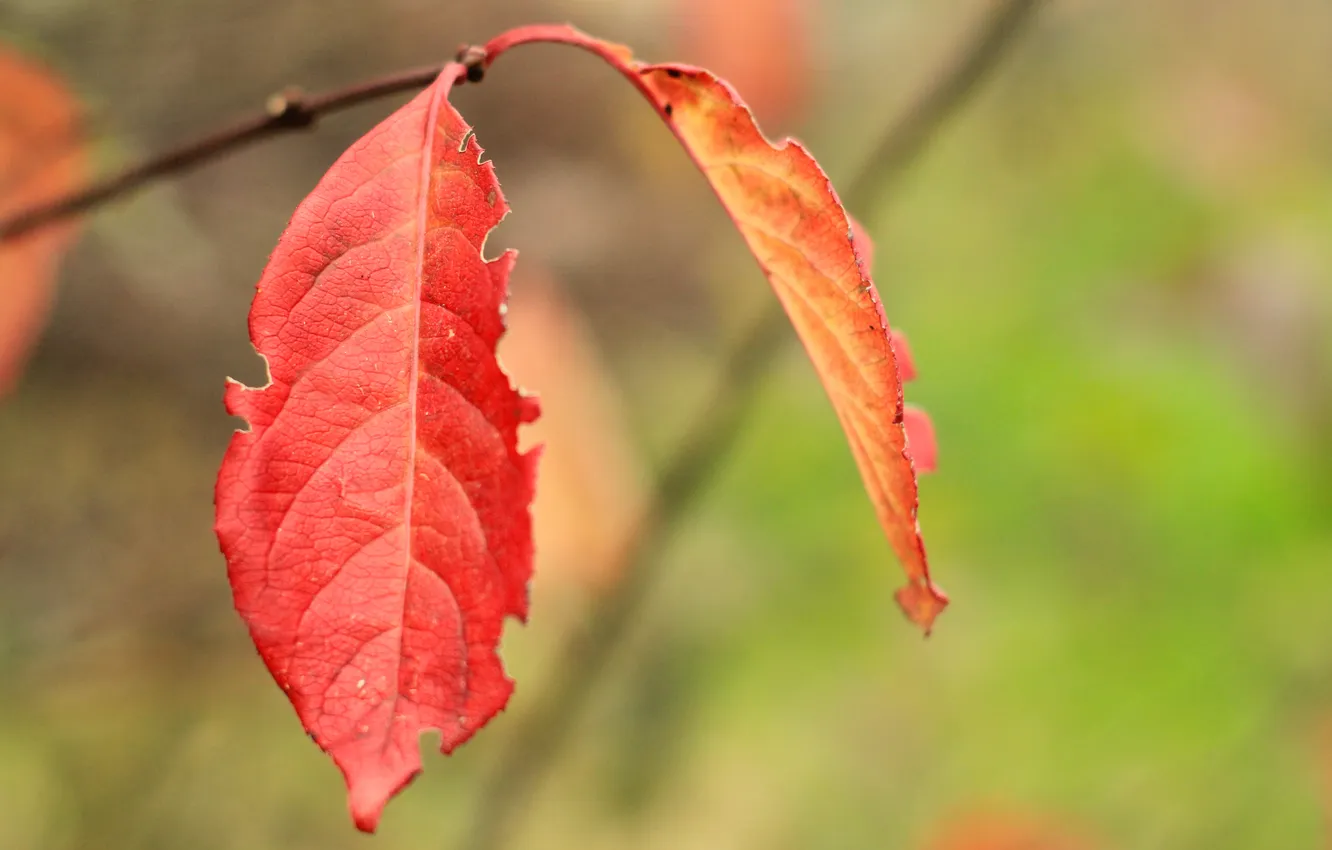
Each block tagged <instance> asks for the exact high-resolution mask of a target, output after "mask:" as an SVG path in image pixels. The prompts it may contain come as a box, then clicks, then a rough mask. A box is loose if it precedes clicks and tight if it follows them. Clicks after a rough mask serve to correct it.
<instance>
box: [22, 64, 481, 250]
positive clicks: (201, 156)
mask: <svg viewBox="0 0 1332 850" xmlns="http://www.w3.org/2000/svg"><path fill="white" fill-rule="evenodd" d="M443 67H444V66H443V65H434V66H430V67H426V68H414V69H411V70H407V71H399V72H397V73H393V74H387V75H385V76H383V77H377V78H375V79H372V80H366V81H364V82H361V83H356V84H354V85H350V86H345V87H343V88H340V89H337V90H336V91H329V92H322V93H320V94H315V95H307V94H303V93H302V92H300V91H299V90H298V89H294V88H287V89H283V90H282V91H281V92H279V93H277V94H274V95H272V96H270V97H269V98H268V100H267V102H266V103H265V105H264V111H263V113H262V114H260V115H255V116H253V117H250V118H245V119H242V120H241V121H238V122H236V123H235V124H232V125H229V126H227V127H223V128H222V129H220V130H215V131H213V132H211V133H208V134H207V135H205V136H203V137H201V138H198V139H195V140H194V141H191V142H186V143H185V144H183V145H180V146H179V147H176V148H173V149H171V150H169V151H167V152H166V153H163V154H160V155H157V156H154V157H151V158H150V159H147V160H144V161H143V162H140V163H136V164H135V165H132V166H129V167H128V168H126V169H124V170H123V171H120V172H119V173H117V174H113V175H111V176H110V177H107V178H105V179H103V180H99V181H97V182H96V183H94V184H92V185H91V186H88V187H87V188H84V189H81V190H79V191H78V192H76V193H74V194H73V195H70V196H68V197H64V198H57V199H56V200H54V201H51V202H49V203H45V204H42V205H40V206H38V207H34V208H32V209H28V210H21V211H19V212H18V213H15V214H14V215H13V216H11V217H10V218H8V219H7V220H5V221H2V222H0V242H3V241H5V240H7V239H15V238H18V237H19V236H22V235H23V234H25V233H28V232H30V231H32V230H35V229H36V228H39V227H41V226H43V225H46V224H50V223H52V222H55V221H58V220H60V219H62V218H66V217H68V216H72V215H78V214H79V213H84V212H88V211H89V210H91V209H93V208H95V207H98V206H101V205H102V204H104V203H107V202H109V201H114V200H116V199H118V198H121V197H124V196H126V195H128V194H130V193H132V192H134V191H136V190H138V189H141V188H143V187H144V186H146V185H147V184H149V183H151V182H152V181H154V180H160V179H162V178H164V177H171V176H174V175H178V174H180V173H181V172H184V171H186V170H188V169H191V168H194V167H196V166H199V165H202V164H204V163H206V162H209V161H211V160H214V159H217V158H218V157H220V156H223V155H225V154H228V153H231V152H233V151H236V150H239V149H240V148H243V147H245V146H246V145H251V144H254V143H255V142H259V141H262V140H264V139H271V138H273V137H274V136H278V135H282V134H284V133H290V132H294V131H297V130H307V129H309V128H311V127H313V126H314V124H315V122H316V121H318V120H319V119H320V118H322V117H324V116H326V115H332V114H334V113H336V112H340V111H342V110H344V109H350V108H352V107H354V106H360V105H361V104H363V103H368V102H370V101H372V100H377V99H378V98H381V97H388V96H390V95H395V94H401V93H402V92H406V91H411V90H413V89H419V88H424V87H425V86H427V85H429V84H430V82H431V81H432V80H434V79H435V78H436V77H438V76H439V72H440V70H441V69H442V68H443ZM466 80H467V78H466V77H460V78H459V79H458V83H462V82H465V81H466Z"/></svg>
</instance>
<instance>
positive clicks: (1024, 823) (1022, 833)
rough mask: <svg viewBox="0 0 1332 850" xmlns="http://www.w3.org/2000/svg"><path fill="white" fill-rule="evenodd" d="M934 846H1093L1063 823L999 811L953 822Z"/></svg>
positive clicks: (1035, 849)
mask: <svg viewBox="0 0 1332 850" xmlns="http://www.w3.org/2000/svg"><path fill="white" fill-rule="evenodd" d="M926 846H927V847H929V848H930V850H1090V848H1091V847H1092V845H1091V844H1089V843H1087V841H1086V840H1085V839H1084V838H1082V837H1081V836H1078V835H1075V834H1073V833H1072V832H1071V831H1070V830H1068V829H1067V828H1065V827H1063V826H1062V825H1060V824H1056V823H1051V822H1048V821H1045V820H1038V819H1033V818H1028V817H1020V816H1016V815H1010V814H1000V813H997V812H976V813H974V814H971V815H968V816H966V817H963V818H961V819H959V820H958V821H956V822H954V823H952V824H950V825H949V826H948V827H947V828H946V829H944V830H943V832H942V833H941V834H940V835H939V836H938V837H937V838H936V839H935V840H934V841H933V842H931V843H930V844H928V845H926Z"/></svg>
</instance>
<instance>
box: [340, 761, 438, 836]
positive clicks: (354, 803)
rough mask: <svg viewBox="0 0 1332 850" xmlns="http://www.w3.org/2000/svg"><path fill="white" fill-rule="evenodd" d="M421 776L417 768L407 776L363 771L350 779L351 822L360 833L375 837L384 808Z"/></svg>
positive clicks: (351, 775)
mask: <svg viewBox="0 0 1332 850" xmlns="http://www.w3.org/2000/svg"><path fill="white" fill-rule="evenodd" d="M420 773H421V768H420V766H419V765H418V766H417V767H415V768H409V769H408V770H407V771H406V772H405V773H399V772H396V771H376V772H368V771H362V772H358V773H356V774H354V775H353V774H352V773H351V772H350V771H348V772H347V773H346V777H347V808H348V809H349V810H350V811H351V816H352V822H353V823H355V824H356V828H357V829H359V830H360V831H361V832H365V833H373V832H374V831H375V830H376V829H378V828H379V819H380V817H381V816H382V815H383V814H384V807H385V806H386V805H388V801H389V799H390V798H391V797H393V796H394V795H396V794H397V793H398V792H399V791H401V790H402V789H403V788H405V787H407V785H408V784H409V783H410V782H411V781H412V780H413V779H415V778H416V777H417V775H419V774H420Z"/></svg>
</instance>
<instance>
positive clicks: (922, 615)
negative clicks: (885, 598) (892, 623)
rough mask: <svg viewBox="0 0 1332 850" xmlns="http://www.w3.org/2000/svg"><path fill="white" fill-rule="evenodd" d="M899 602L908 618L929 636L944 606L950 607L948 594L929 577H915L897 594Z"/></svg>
mask: <svg viewBox="0 0 1332 850" xmlns="http://www.w3.org/2000/svg"><path fill="white" fill-rule="evenodd" d="M895 598H896V599H897V604H898V605H899V606H900V607H901V609H902V613H903V614H906V616H907V619H908V620H910V621H911V622H913V623H915V624H916V625H918V626H920V627H921V629H923V630H924V631H925V636H926V637H929V635H930V632H931V631H932V630H933V629H934V620H935V618H936V617H938V616H939V615H940V614H941V613H943V610H944V608H947V607H948V594H946V593H944V592H943V591H942V590H940V589H939V588H938V587H936V586H935V585H934V583H933V582H931V581H930V580H929V579H924V580H921V579H913V580H912V581H911V583H910V584H908V585H907V586H906V587H903V588H900V589H899V590H898V591H897V593H896V594H895Z"/></svg>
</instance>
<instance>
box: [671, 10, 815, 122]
mask: <svg viewBox="0 0 1332 850" xmlns="http://www.w3.org/2000/svg"><path fill="white" fill-rule="evenodd" d="M812 5H813V0H726V2H723V3H719V2H717V0H675V13H676V15H677V17H678V19H679V31H680V38H679V49H680V55H681V57H682V58H683V59H684V60H685V61H687V62H693V63H696V64H698V65H701V66H704V67H706V68H709V69H711V70H713V71H715V72H716V73H717V74H718V75H719V76H723V77H725V78H726V79H727V80H728V81H729V82H730V83H731V84H732V85H734V86H735V88H736V89H737V90H738V91H742V92H744V93H745V101H746V102H747V103H748V104H749V106H750V108H751V109H753V110H754V112H755V114H757V115H758V116H760V117H761V118H762V119H763V120H764V122H765V123H766V124H768V125H770V126H780V125H783V124H787V123H789V122H790V121H792V119H795V118H797V117H798V116H799V113H800V112H801V111H802V110H803V108H804V105H805V101H806V99H807V97H808V93H809V83H810V33H811V31H812V29H813V28H812V25H811V24H812V22H811V20H810V19H811V18H812V17H813V16H812V15H811V14H810V11H811V9H810V7H811V6H812Z"/></svg>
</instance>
